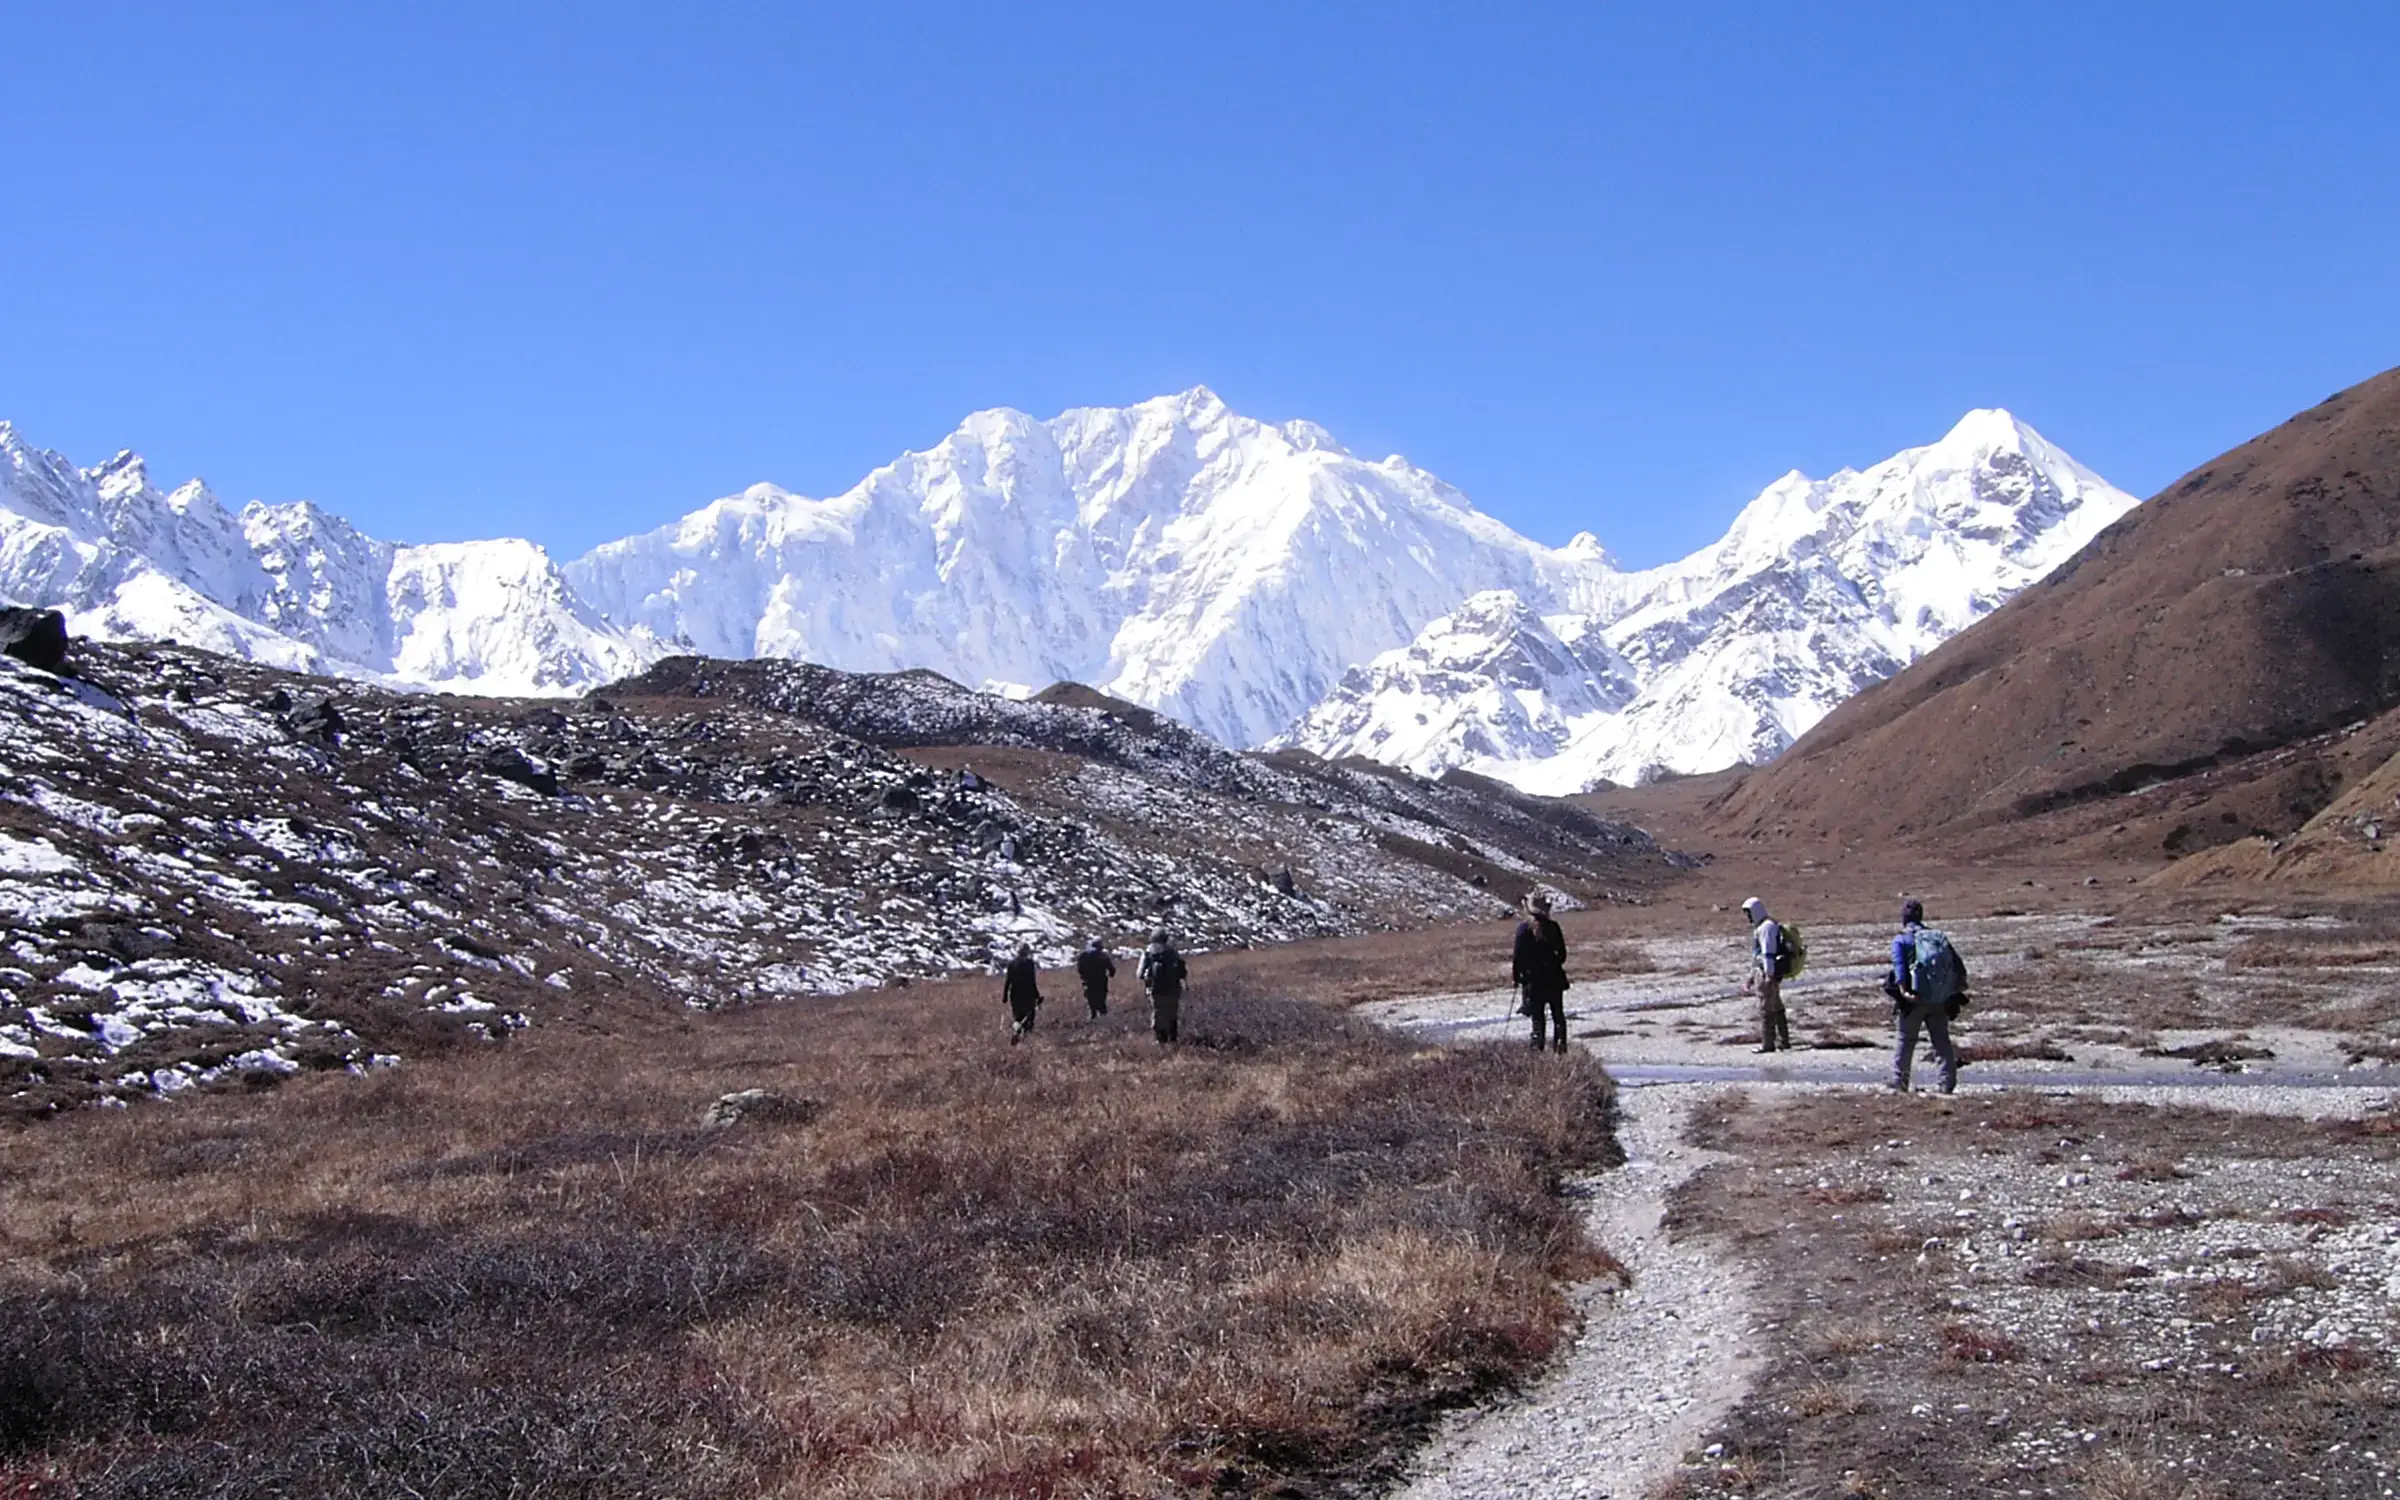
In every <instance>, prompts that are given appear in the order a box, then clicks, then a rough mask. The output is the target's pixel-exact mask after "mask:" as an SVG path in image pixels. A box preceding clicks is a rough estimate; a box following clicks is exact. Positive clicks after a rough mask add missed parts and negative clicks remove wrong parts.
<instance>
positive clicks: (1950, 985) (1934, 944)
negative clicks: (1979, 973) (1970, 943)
mask: <svg viewBox="0 0 2400 1500" xmlns="http://www.w3.org/2000/svg"><path fill="white" fill-rule="evenodd" d="M1915 954H1916V956H1915V957H1914V958H1913V959H1911V960H1910V962H1909V966H1908V987H1909V989H1910V991H1911V992H1912V993H1914V994H1915V995H1916V997H1917V1003H1918V1004H1920V1005H1942V1006H1947V1005H1948V1004H1949V1003H1950V1002H1951V1001H1952V1000H1954V999H1956V998H1958V996H1959V994H1960V993H1961V992H1962V991H1964V990H1965V989H1966V987H1967V965H1966V961H1965V960H1964V959H1962V958H1960V957H1959V956H1958V950H1957V949H1956V948H1953V947H1951V946H1950V939H1949V937H1948V936H1947V935H1946V934H1943V933H1940V932H1936V931H1934V930H1933V929H1932V928H1930V927H1920V928H1918V929H1917V935H1916V939H1915Z"/></svg>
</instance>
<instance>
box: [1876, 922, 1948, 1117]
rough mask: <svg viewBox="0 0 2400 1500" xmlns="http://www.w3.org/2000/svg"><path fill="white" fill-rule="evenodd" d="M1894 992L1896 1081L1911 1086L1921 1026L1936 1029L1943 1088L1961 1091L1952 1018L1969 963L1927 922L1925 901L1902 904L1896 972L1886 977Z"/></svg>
mask: <svg viewBox="0 0 2400 1500" xmlns="http://www.w3.org/2000/svg"><path fill="white" fill-rule="evenodd" d="M1884 989H1885V993H1887V994H1891V993H1892V992H1893V991H1895V990H1896V991H1898V993H1897V994H1894V995H1893V997H1892V1016H1893V1019H1894V1021H1895V1023H1896V1024H1897V1026H1898V1029H1899V1042H1898V1044H1897V1046H1896V1047H1895V1048H1894V1050H1893V1052H1892V1087H1893V1088H1895V1089H1898V1090H1899V1091H1900V1092H1902V1093H1906V1092H1908V1065H1909V1063H1910V1061H1911V1060H1912V1059H1913V1058H1914V1057H1915V1056H1916V1051H1917V1032H1918V1031H1919V1030H1926V1031H1930V1032H1932V1033H1933V1057H1934V1061H1936V1062H1938V1063H1940V1064H1941V1066H1942V1092H1943V1093H1945V1094H1950V1093H1956V1092H1957V1091H1958V1049H1957V1048H1956V1047H1954V1046H1952V1045H1951V1042H1950V1022H1951V1020H1952V1019H1953V1018H1954V1017H1956V1016H1957V1014H1958V1010H1959V1007H1960V1006H1961V1005H1963V1004H1964V1003H1965V1001H1966V993H1967V965H1966V960H1964V959H1962V958H1960V957H1959V956H1958V949H1957V948H1955V947H1953V946H1952V945H1951V942H1950V939H1949V937H1948V936H1947V935H1946V934H1944V933H1940V932H1936V931H1934V930H1933V929H1932V928H1930V927H1928V926H1926V925H1925V903H1924V902H1922V901H1918V900H1915V899H1913V898H1912V899H1910V900H1908V901H1904V902H1902V903H1901V904H1900V932H1899V935H1898V936H1896V937H1894V938H1893V939H1892V972H1891V976H1890V977H1889V978H1888V979H1886V980H1885V981H1884Z"/></svg>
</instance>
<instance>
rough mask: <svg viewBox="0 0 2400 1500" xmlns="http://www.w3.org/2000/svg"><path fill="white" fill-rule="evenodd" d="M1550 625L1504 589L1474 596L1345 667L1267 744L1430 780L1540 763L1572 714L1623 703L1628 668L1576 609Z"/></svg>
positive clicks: (1629, 687) (1562, 737)
mask: <svg viewBox="0 0 2400 1500" xmlns="http://www.w3.org/2000/svg"><path fill="white" fill-rule="evenodd" d="M1559 624H1560V625H1561V626H1563V627H1565V628H1564V631H1563V632H1562V630H1561V629H1559V628H1554V627H1553V625H1552V623H1551V622H1549V621H1547V620H1544V619H1543V618H1542V616H1541V615H1539V614H1538V613H1536V612H1535V611H1534V609H1533V608H1532V606H1531V605H1529V604H1527V603H1526V602H1525V600H1524V599H1522V598H1521V597H1519V596H1518V595H1517V594H1515V593H1513V592H1511V591H1509V590H1505V589H1494V590H1489V591H1487V592H1484V593H1480V594H1476V595H1473V596H1471V597H1470V598H1468V599H1467V600H1466V602H1465V603H1463V604H1461V605H1460V606H1459V607H1458V608H1457V609H1456V610H1454V611H1452V612H1451V613H1449V614H1447V615H1444V616H1442V617H1441V618H1440V619H1437V620H1435V621H1434V622H1433V623H1432V624H1430V625H1428V626H1426V627H1425V629H1424V630H1423V631H1422V632H1420V633H1419V634H1418V636H1417V638H1416V639H1415V640H1413V641H1411V642H1410V643H1409V644H1408V645H1406V646H1404V647H1401V648H1399V649H1398V650H1394V651H1387V652H1385V653H1384V654H1383V655H1381V656H1378V657H1376V658H1375V659H1374V660H1373V661H1372V662H1369V663H1368V664H1367V665H1366V666H1364V667H1360V668H1356V669H1353V670H1352V671H1351V672H1349V673H1348V674H1347V675H1345V676H1344V677H1343V679H1342V683H1341V686H1340V688H1339V689H1338V690H1337V691H1336V692H1334V693H1333V694H1332V695H1330V696H1328V697H1327V698H1326V699H1325V700H1324V701H1323V702H1321V703H1319V704H1318V705H1317V706H1316V707H1315V708H1313V709H1311V710H1310V711H1309V713H1308V714H1307V715H1306V716H1305V717H1303V718H1302V719H1301V721H1300V722H1299V723H1298V724H1296V725H1294V726H1293V727H1292V729H1291V730H1290V732H1289V733H1287V734H1285V735H1283V736H1281V737H1280V738H1279V739H1278V740H1277V741H1276V744H1277V745H1279V746H1280V745H1297V746H1301V747H1304V748H1308V749H1313V750H1317V751H1319V752H1320V753H1323V754H1326V755H1328V756H1340V755H1364V756H1368V757H1370V758H1372V759H1375V760H1380V761H1385V762H1387V763H1389V764H1393V765H1399V766H1405V767H1407V768H1408V769H1410V770H1413V771H1416V772H1418V773H1419V774H1421V775H1428V776H1433V775H1439V774H1440V773H1441V772H1443V771H1446V770H1449V769H1450V768H1451V767H1453V766H1458V765H1468V764H1492V763H1500V762H1519V761H1540V760H1544V759H1547V758H1548V757H1551V756H1553V755H1556V754H1557V753H1558V752H1559V751H1560V750H1561V749H1562V748H1564V746H1565V745H1566V744H1567V742H1568V740H1569V739H1570V738H1571V737H1572V735H1573V732H1574V726H1575V725H1576V724H1577V723H1578V722H1579V721H1582V720H1584V719H1587V718H1589V717H1591V716H1593V715H1600V714H1609V713H1614V712H1616V711H1617V710H1620V709H1622V708H1623V707H1624V706H1625V705H1626V703H1627V702H1628V701H1630V700H1631V698H1632V697H1633V695H1634V692H1635V681H1634V672H1633V669H1632V667H1631V665H1630V664H1629V663H1627V662H1626V661H1625V659H1624V658H1623V657H1621V656H1619V655H1618V654H1617V653H1616V652H1615V651H1613V650H1611V649H1610V648H1609V646H1608V644H1607V642H1606V641H1604V640H1603V639H1602V638H1601V637H1600V636H1599V635H1598V634H1597V633H1596V632H1593V631H1590V630H1588V629H1586V628H1584V627H1585V622H1584V621H1583V620H1582V619H1581V618H1580V617H1576V616H1564V617H1562V618H1561V620H1560V622H1559Z"/></svg>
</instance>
